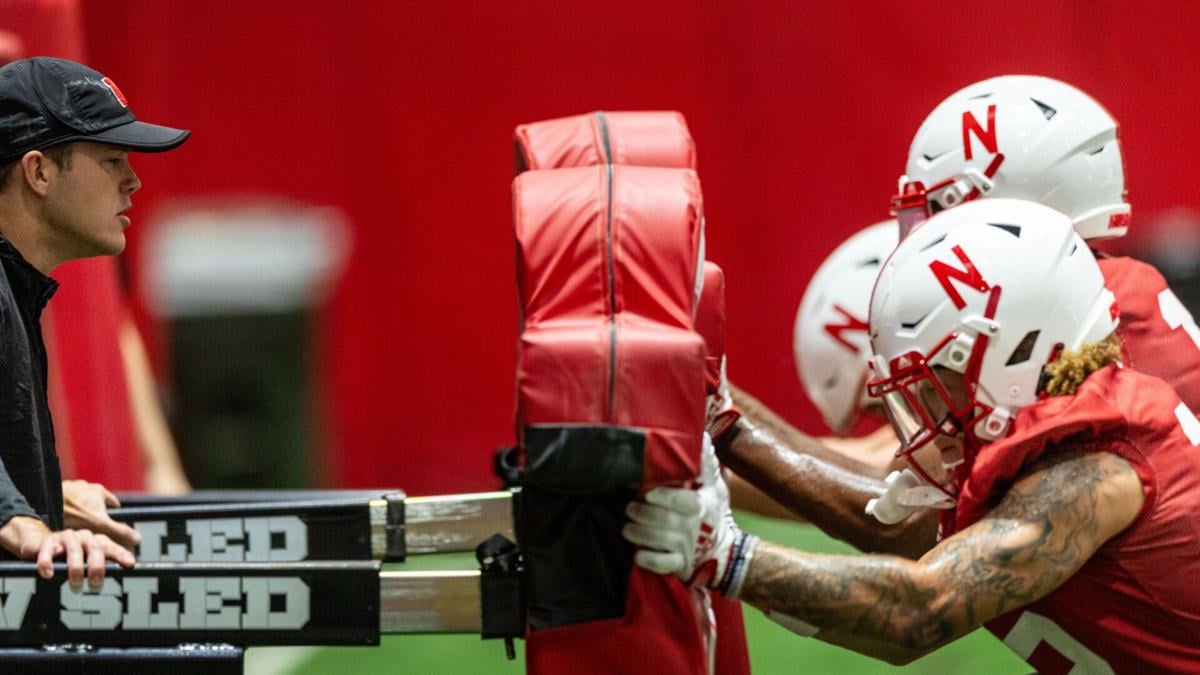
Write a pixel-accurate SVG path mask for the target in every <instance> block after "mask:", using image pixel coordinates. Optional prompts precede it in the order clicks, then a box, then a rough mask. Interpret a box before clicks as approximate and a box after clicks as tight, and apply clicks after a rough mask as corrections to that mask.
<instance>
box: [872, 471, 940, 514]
mask: <svg viewBox="0 0 1200 675" xmlns="http://www.w3.org/2000/svg"><path fill="white" fill-rule="evenodd" d="M883 482H884V484H885V485H886V486H887V487H886V488H885V489H884V491H883V494H881V495H879V497H877V498H875V499H872V500H870V501H868V502H867V508H866V511H867V513H868V514H870V515H872V516H875V518H876V520H878V521H879V522H881V523H883V524H885V525H893V524H895V523H898V522H900V521H901V520H904V519H905V518H907V517H908V514H910V513H912V512H913V511H916V510H918V509H924V508H934V509H948V508H953V507H954V501H953V500H951V499H950V498H949V497H947V496H946V493H944V492H942V491H941V490H939V489H937V488H936V487H934V486H932V485H929V484H928V483H926V482H925V481H923V480H921V478H920V477H919V476H917V474H915V473H913V472H912V470H911V469H904V470H903V471H893V472H891V473H890V474H888V477H887V478H885V479H883Z"/></svg>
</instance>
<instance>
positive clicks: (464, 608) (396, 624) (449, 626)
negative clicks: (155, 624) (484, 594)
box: [379, 570, 483, 634]
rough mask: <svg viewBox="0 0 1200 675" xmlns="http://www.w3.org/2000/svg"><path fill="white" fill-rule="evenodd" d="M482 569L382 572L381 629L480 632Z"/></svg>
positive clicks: (385, 631) (398, 631)
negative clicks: (480, 581) (480, 577)
mask: <svg viewBox="0 0 1200 675" xmlns="http://www.w3.org/2000/svg"><path fill="white" fill-rule="evenodd" d="M479 608H480V604H479V572H478V571H477V570H463V571H449V572H380V573H379V631H380V632H381V633H385V634H386V633H476V634H478V633H479V632H480V631H481V630H483V624H482V620H481V619H480V616H479Z"/></svg>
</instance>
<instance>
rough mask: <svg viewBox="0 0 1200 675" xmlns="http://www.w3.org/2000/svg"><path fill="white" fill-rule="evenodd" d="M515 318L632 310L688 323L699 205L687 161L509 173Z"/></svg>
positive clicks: (530, 321)
mask: <svg viewBox="0 0 1200 675" xmlns="http://www.w3.org/2000/svg"><path fill="white" fill-rule="evenodd" d="M513 210H514V215H513V220H514V222H513V226H514V229H515V231H516V239H517V286H518V292H519V300H520V303H521V309H522V320H523V325H524V326H534V325H537V324H539V323H541V322H543V321H547V320H550V319H564V318H568V317H572V318H584V317H607V316H609V315H611V314H613V313H616V312H632V313H635V314H638V315H641V316H643V317H645V318H647V319H650V320H654V321H658V322H661V323H664V324H667V325H670V326H674V327H678V328H683V329H688V330H690V329H691V328H692V310H693V306H694V303H695V301H696V284H697V283H698V280H699V277H698V271H699V262H700V261H699V256H700V248H701V246H702V244H701V236H702V227H703V214H704V205H703V200H702V197H701V193H700V181H699V179H698V178H697V177H696V174H695V172H694V171H691V170H690V169H658V168H651V167H628V166H611V167H609V166H598V167H582V168H576V169H560V170H556V171H530V172H527V173H524V174H521V175H520V176H518V177H517V179H516V180H515V181H513Z"/></svg>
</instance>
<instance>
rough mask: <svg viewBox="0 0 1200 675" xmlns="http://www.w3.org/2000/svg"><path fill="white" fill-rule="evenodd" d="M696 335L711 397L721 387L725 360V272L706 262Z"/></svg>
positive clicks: (705, 380) (697, 309)
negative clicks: (701, 346)
mask: <svg viewBox="0 0 1200 675" xmlns="http://www.w3.org/2000/svg"><path fill="white" fill-rule="evenodd" d="M696 332H697V333H699V334H700V336H701V337H703V338H704V346H705V349H706V352H707V353H706V355H705V357H704V385H705V390H706V391H707V392H708V393H709V394H710V395H711V394H715V393H717V388H718V387H719V386H720V385H721V360H722V358H723V357H724V356H725V272H724V271H723V270H722V269H721V268H720V267H719V266H718V265H717V264H716V263H714V262H711V261H708V260H705V261H704V283H703V286H702V287H701V290H700V304H698V305H697V306H696Z"/></svg>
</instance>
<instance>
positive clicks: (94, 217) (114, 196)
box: [46, 143, 142, 260]
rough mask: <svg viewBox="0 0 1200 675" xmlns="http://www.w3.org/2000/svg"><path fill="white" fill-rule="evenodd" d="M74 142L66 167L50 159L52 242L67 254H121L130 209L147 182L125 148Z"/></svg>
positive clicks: (48, 207)
mask: <svg viewBox="0 0 1200 675" xmlns="http://www.w3.org/2000/svg"><path fill="white" fill-rule="evenodd" d="M73 146H74V148H73V152H72V153H71V156H70V158H69V160H68V162H67V165H66V167H58V166H57V165H54V164H53V162H50V165H51V166H50V168H49V170H50V171H51V172H52V174H53V180H51V182H50V187H49V190H48V192H47V194H46V215H47V220H48V222H49V225H50V234H51V238H52V239H51V241H52V245H53V246H54V247H55V248H56V249H57V252H58V253H59V255H60V257H61V258H62V259H63V260H72V259H75V258H87V257H90V256H97V255H116V254H118V253H120V252H121V251H123V250H125V228H127V227H129V217H128V216H127V215H126V214H125V212H126V211H128V210H129V208H130V207H131V206H132V204H133V202H132V197H133V193H134V192H136V191H137V190H138V188H140V187H141V186H142V183H141V181H140V180H138V177H137V174H135V173H134V172H133V167H132V166H130V164H129V153H128V152H126V151H125V150H122V149H121V148H118V147H115V146H111V145H101V144H99V143H74V144H73ZM47 161H49V160H47Z"/></svg>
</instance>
